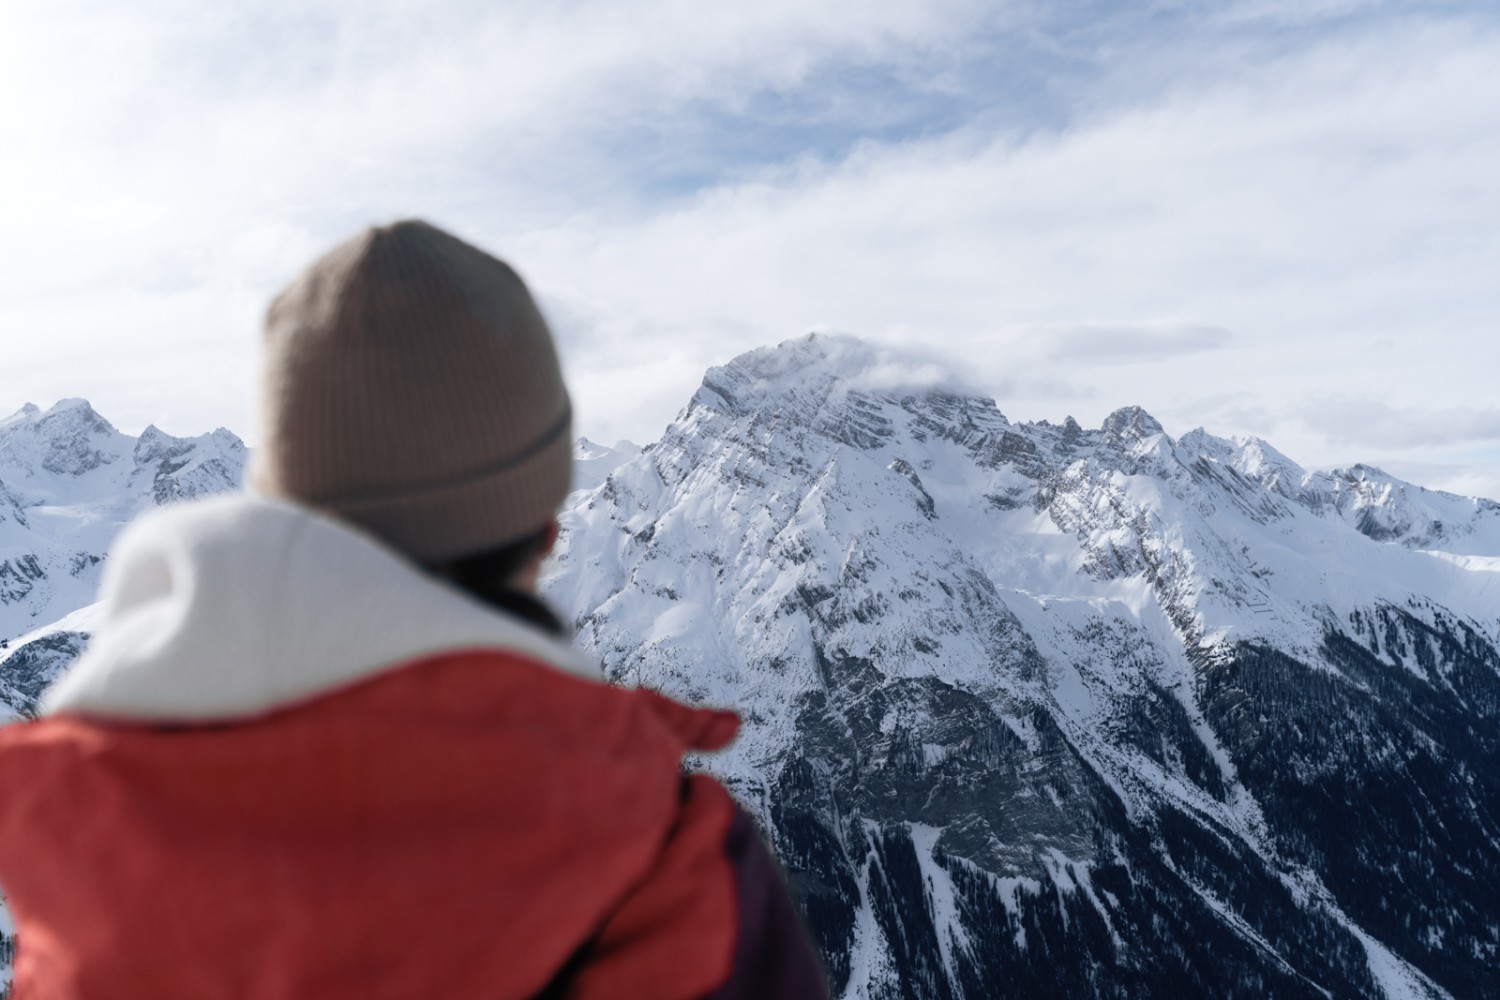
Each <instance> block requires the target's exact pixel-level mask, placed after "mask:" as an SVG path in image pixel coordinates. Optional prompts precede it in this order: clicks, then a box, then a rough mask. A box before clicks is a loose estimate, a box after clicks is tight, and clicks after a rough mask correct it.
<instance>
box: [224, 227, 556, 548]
mask: <svg viewBox="0 0 1500 1000" xmlns="http://www.w3.org/2000/svg"><path fill="white" fill-rule="evenodd" d="M261 391H262V398H261V427H260V431H261V438H260V447H259V448H258V449H257V451H256V457H255V460H254V466H253V470H252V473H251V482H252V485H253V487H254V488H255V489H256V490H258V491H259V492H261V493H263V494H265V495H267V496H273V497H286V498H289V499H293V500H297V501H300V502H302V503H305V504H307V505H309V506H312V507H316V508H319V509H322V510H324V511H327V512H329V513H332V514H333V515H335V516H337V517H339V518H342V519H343V520H345V521H349V522H352V523H354V524H356V525H358V526H359V527H361V528H364V529H365V530H366V531H369V532H371V533H372V534H374V535H376V536H378V537H380V538H381V539H384V540H385V541H386V542H387V543H388V544H390V545H392V546H393V547H395V548H396V549H399V550H400V551H402V552H404V553H406V554H407V555H408V556H410V557H411V558H412V559H414V560H416V561H418V562H422V563H429V564H434V563H443V562H447V561H449V560H452V559H455V558H458V557H460V556H466V555H472V554H475V553H478V552H482V551H484V550H487V549H493V548H497V547H500V546H502V545H505V544H507V543H509V542H512V541H515V540H517V539H520V538H523V537H525V536H526V535H528V534H530V533H532V532H534V531H537V530H539V529H540V528H542V527H543V526H544V525H545V524H546V523H547V521H548V520H549V519H550V518H551V517H552V516H553V514H554V513H555V512H556V511H557V508H558V505H559V504H560V503H561V502H562V500H563V497H564V496H565V495H566V494H567V491H568V485H569V482H570V479H571V476H572V455H571V452H572V448H571V443H570V438H571V435H570V433H569V431H570V426H571V416H572V411H571V409H570V407H569V404H568V394H567V390H566V389H565V388H564V387H563V382H562V374H561V372H560V371H559V369H558V364H557V352H556V350H555V348H554V347H553V344H552V335H551V334H550V333H549V332H548V330H547V324H546V321H545V320H543V319H542V316H541V313H539V312H538V311H537V308H536V304H535V303H534V302H532V300H531V295H530V293H529V292H527V290H526V286H525V285H524V284H523V283H522V282H521V279H520V277H518V276H517V275H516V273H515V272H514V271H512V270H511V269H510V268H509V267H507V266H506V265H505V264H504V263H502V262H501V261H499V260H496V259H495V258H494V257H491V256H490V255H489V254H486V253H484V252H483V251H481V250H477V249H475V248H474V247H471V246H469V245H468V244H467V243H464V242H463V241H462V240H459V239H457V238H455V237H453V236H450V235H448V234H447V233H445V232H443V231H442V230H440V229H437V228H435V227H433V226H430V225H428V224H427V223H424V222H398V223H396V224H395V225H392V226H386V227H383V228H379V229H372V230H370V231H369V232H366V233H364V234H363V235H360V236H357V237H355V238H354V239H352V240H350V241H349V242H347V243H345V244H343V245H341V246H338V247H336V248H334V249H333V250H332V251H330V252H329V253H328V254H327V255H326V256H324V257H323V258H322V259H320V260H319V261H317V262H316V263H315V264H313V265H312V267H310V268H308V269H307V270H306V271H305V272H303V274H302V276H301V277H299V278H298V279H297V280H296V281H295V282H293V283H292V285H291V287H290V288H288V289H287V290H286V291H284V292H282V293H281V295H280V296H278V297H277V298H276V300H275V301H274V302H272V303H271V308H270V312H269V314H268V315H267V317H266V332H265V351H264V370H263V373H262V380H261Z"/></svg>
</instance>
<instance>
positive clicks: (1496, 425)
mask: <svg viewBox="0 0 1500 1000" xmlns="http://www.w3.org/2000/svg"><path fill="white" fill-rule="evenodd" d="M1296 412H1297V416H1298V417H1299V418H1300V419H1301V420H1302V421H1303V422H1304V423H1305V424H1306V425H1307V426H1308V427H1310V428H1311V429H1313V430H1315V431H1317V432H1318V433H1320V434H1322V435H1324V436H1325V437H1327V438H1328V439H1329V440H1330V441H1335V442H1339V443H1343V444H1353V445H1361V446H1364V447H1367V448H1403V447H1404V448H1423V447H1429V446H1434V445H1440V446H1445V447H1452V446H1456V445H1461V444H1469V443H1473V442H1486V443H1489V442H1496V443H1500V408H1496V407H1472V406H1451V407H1426V408H1419V407H1395V406H1391V405H1390V404H1389V403H1386V402H1385V401H1383V400H1380V399H1372V398H1370V397H1362V398H1355V397H1348V396H1332V397H1327V398H1323V399H1317V400H1312V401H1309V402H1307V403H1304V404H1302V405H1301V406H1300V407H1299V408H1298V409H1297V411H1296Z"/></svg>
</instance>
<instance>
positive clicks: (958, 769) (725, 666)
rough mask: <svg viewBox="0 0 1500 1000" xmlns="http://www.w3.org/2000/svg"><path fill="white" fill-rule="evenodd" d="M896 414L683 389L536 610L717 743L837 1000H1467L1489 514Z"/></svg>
mask: <svg viewBox="0 0 1500 1000" xmlns="http://www.w3.org/2000/svg"><path fill="white" fill-rule="evenodd" d="M891 372H892V364H891V362H890V360H889V359H886V358H883V357H881V356H880V355H879V354H878V352H876V351H874V350H873V349H871V348H869V347H867V346H865V345H862V344H859V343H858V342H853V341H847V340H841V339H830V338H822V337H812V338H807V339H804V340H800V341H793V342H789V343H787V344H783V345H781V346H780V347H779V348H775V349H767V350H763V351H757V352H753V353H752V354H749V355H746V356H744V357H741V358H739V359H736V360H735V361H734V362H732V363H730V364H729V365H726V366H724V367H722V368H718V369H714V370H712V371H710V372H709V373H708V375H707V377H706V378H705V379H704V382H703V385H702V387H701V388H700V390H699V391H698V393H697V394H696V395H695V396H694V398H693V400H692V401H691V403H690V404H689V406H688V407H687V409H686V410H684V411H683V413H682V414H681V415H680V416H679V418H678V419H677V420H676V421H675V422H674V423H673V424H672V425H671V427H669V428H668V430H667V432H666V434H665V436H664V437H663V438H662V440H661V441H660V442H658V443H657V444H656V445H655V446H653V447H651V448H648V449H647V450H646V452H645V453H644V454H642V455H641V456H639V457H637V458H634V459H631V460H628V461H625V462H624V463H623V464H621V465H620V466H619V467H618V468H616V469H615V470H614V471H613V472H612V473H611V474H610V475H609V476H608V477H607V478H606V479H605V480H604V481H603V482H602V483H601V484H600V485H599V486H598V487H597V488H595V489H593V490H589V491H584V492H581V493H577V494H575V495H574V496H573V498H572V499H571V501H570V504H569V506H568V508H567V510H566V511H565V514H564V517H563V524H564V527H565V534H564V538H563V542H562V550H561V553H560V555H559V558H558V560H557V564H556V566H555V568H554V570H553V574H552V576H551V577H550V579H549V581H548V583H547V588H548V592H549V594H550V595H551V597H552V598H553V600H554V602H555V603H557V604H558V605H560V606H561V607H562V608H563V609H564V610H565V612H566V615H567V617H568V618H570V619H571V620H572V622H573V624H574V626H575V628H576V629H577V632H578V636H579V641H580V642H581V643H582V644H583V645H584V646H586V647H587V648H589V649H590V650H592V651H593V652H594V653H595V654H597V655H598V656H599V657H600V658H601V660H602V661H603V662H604V664H605V667H606V670H607V671H608V673H609V675H610V676H611V677H613V678H615V679H618V680H620V681H622V682H625V683H641V684H649V685H652V686H655V687H660V688H663V689H665V690H668V691H671V692H674V693H676V694H679V695H682V696H684V697H687V698H691V699H696V700H703V701H709V702H717V703H723V704H730V705H735V706H738V707H739V708H740V709H741V711H742V713H743V715H744V717H745V730H744V735H743V737H742V739H741V740H740V741H739V743H738V744H737V745H736V747H735V748H734V749H733V750H732V751H731V753H730V754H728V755H727V756H724V757H721V758H717V759H713V760H710V761H707V762H705V766H707V767H708V768H710V769H711V770H714V771H715V772H717V773H719V774H721V775H722V776H723V777H724V778H725V779H726V780H727V781H728V782H729V783H730V784H731V785H732V786H734V787H735V788H736V790H737V791H738V792H739V793H740V794H741V796H742V797H743V798H744V799H745V800H746V801H747V802H749V803H751V804H752V805H753V807H754V808H755V809H756V810H757V811H758V814H759V816H760V817H761V819H762V822H763V823H764V824H765V826H766V829H767V831H768V833H769V835H770V836H771V838H772V839H773V840H774V842H775V844H776V846H777V848H778V850H779V852H780V854H781V856H782V858H783V860H784V862H785V863H786V865H787V867H788V868H789V870H790V872H791V874H792V876H793V878H794V880H795V882H796V884H797V886H798V888H799V889H800V890H801V893H802V898H803V901H804V904H805V906H806V908H807V912H808V914H809V917H810V919H811V921H812V923H813V926H814V928H815V930H816V932H817V935H818V937H819V939H820V941H821V942H822V944H823V946H824V949H825V952H826V954H827V956H828V962H829V966H830V970H831V972H832V974H833V976H834V979H835V981H836V983H837V986H838V988H839V991H840V992H841V993H842V994H843V995H845V996H849V997H970V998H977V997H991V996H1010V995H1023V996H1031V995H1035V996H1043V995H1045V996H1071V997H1095V996H1097V997H1151V996H1160V997H1168V996H1172V997H1176V996H1185V995H1186V996H1244V997H1252V996H1253V997H1260V996H1278V997H1297V996H1308V997H1313V996H1348V997H1356V996H1358V997H1364V996H1377V995H1381V994H1384V995H1387V996H1416V997H1426V996H1445V995H1452V996H1463V997H1470V996H1494V995H1500V978H1497V976H1496V975H1495V972H1494V969H1495V967H1496V960H1497V958H1500V901H1497V899H1500V897H1497V894H1496V893H1495V892H1494V889H1493V887H1494V886H1496V885H1500V767H1497V765H1500V728H1497V726H1496V722H1497V715H1500V653H1497V637H1500V620H1497V618H1496V616H1495V612H1494V608H1495V607H1496V606H1497V605H1496V602H1495V597H1496V596H1497V593H1500V590H1497V584H1500V572H1497V570H1500V558H1497V557H1500V507H1497V505H1495V504H1493V503H1490V502H1488V501H1474V500H1469V499H1465V498H1459V497H1454V496H1450V495H1445V494H1439V493H1433V492H1429V491H1425V490H1421V489H1419V488H1417V487H1415V486H1411V485H1409V484H1405V483H1401V482H1400V481H1398V480H1395V479H1393V478H1392V477H1389V476H1387V475H1385V474H1383V473H1381V472H1379V470H1375V469H1370V468H1365V467H1355V468H1354V469H1351V470H1343V471H1337V472H1332V473H1309V472H1306V471H1304V470H1302V469H1301V468H1299V467H1298V466H1296V465H1295V463H1293V462H1291V461H1290V460H1289V459H1287V458H1285V457H1284V456H1281V455H1279V454H1277V453H1276V452H1275V451H1274V450H1273V449H1271V448H1270V447H1269V446H1268V445H1266V444H1265V443H1263V442H1260V441H1255V440H1247V441H1226V440H1222V439H1219V438H1215V437H1213V436H1211V435H1209V434H1207V433H1205V432H1203V431H1201V430H1200V431H1194V432H1192V433H1190V434H1187V435H1184V436H1183V437H1182V438H1181V439H1180V440H1176V441H1174V440H1172V439H1171V438H1170V437H1169V436H1168V435H1166V434H1165V433H1164V432H1163V429H1162V428H1161V426H1160V425H1159V424H1158V423H1157V422H1156V421H1155V420H1153V419H1152V418H1151V417H1150V416H1149V415H1147V414H1146V413H1144V412H1143V411H1141V410H1139V409H1126V410H1121V411H1118V412H1116V413H1115V414H1113V415H1111V416H1110V418H1109V419H1108V420H1106V422H1105V423H1104V425H1103V427H1101V428H1100V429H1098V430H1084V429H1083V428H1081V427H1079V426H1078V425H1077V424H1076V423H1075V422H1073V421H1071V420H1069V421H1066V422H1064V423H1063V424H1062V425H1060V426H1057V425H1051V424H1047V423H1041V424H1027V425H1017V424H1012V423H1011V422H1009V421H1007V420H1006V419H1005V417H1004V416H1002V415H1001V413H1000V412H999V411H998V410H997V409H996V408H995V406H994V404H993V403H992V402H991V401H990V400H987V399H984V398H981V397H979V396H976V395H973V394H971V393H968V392H965V391H962V390H958V389H954V388H951V387H943V386H932V385H927V386H922V387H918V386H913V385H911V384H908V383H905V382H904V381H903V378H902V377H901V376H900V375H899V374H896V375H893V374H891Z"/></svg>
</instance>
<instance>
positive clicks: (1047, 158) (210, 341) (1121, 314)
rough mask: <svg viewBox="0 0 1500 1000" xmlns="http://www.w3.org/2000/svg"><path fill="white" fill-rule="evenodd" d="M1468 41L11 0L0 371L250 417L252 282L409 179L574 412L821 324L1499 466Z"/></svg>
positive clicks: (1493, 113)
mask: <svg viewBox="0 0 1500 1000" xmlns="http://www.w3.org/2000/svg"><path fill="white" fill-rule="evenodd" d="M1497 66H1500V8H1496V7H1495V5H1494V4H1493V3H1490V2H1484V3H1465V2H1444V0H1432V2H1405V0H1389V2H1378V0H1368V2H1367V0H1296V2H1289V0H1238V2H1237V0H1227V2H1213V3H1210V2H1195V0H1176V2H1167V0H1163V2H1152V0H1142V2H1131V3H1122V2H1115V3H1107V2H1088V0H1054V2H1037V0H1027V2H1021V0H1018V2H988V3H983V2H969V0H923V2H921V3H916V2H908V3H881V2H878V0H830V2H824V3H816V2H811V0H761V2H759V3H757V4H754V5H750V4H739V5H726V4H703V3H691V2H686V0H638V2H632V3H618V2H607V0H558V2H553V3H548V4H529V3H528V4H521V3H495V2H478V0H475V2H470V0H423V2H415V0H358V2H356V0H240V2H236V3H234V4H202V3H195V2H191V0H135V2H132V3H129V4H120V3H113V2H104V0H40V2H34V0H6V3H5V4H3V5H0V136H3V137H4V139H3V142H4V153H3V155H0V212H3V220H4V221H3V224H0V415H3V413H8V412H11V411H13V410H15V409H18V408H20V406H21V405H22V404H23V403H25V402H28V401H30V402H34V403H37V404H39V405H41V406H43V407H46V406H48V405H50V404H51V403H53V402H54V401H55V400H57V399H60V398H64V397H77V396H82V397H85V398H88V399H89V400H91V401H92V402H93V403H94V405H95V407H96V408H97V409H98V410H99V411H100V412H101V413H103V414H104V415H105V416H106V417H107V418H109V419H110V420H111V421H112V422H114V423H115V424H116V425H117V426H118V427H120V428H121V429H122V430H125V431H128V432H131V433H138V432H139V431H140V430H141V429H142V428H144V427H145V426H146V425H147V424H148V423H154V424H156V425H157V426H159V427H162V428H163V429H165V430H167V431H169V432H171V433H174V434H184V435H186V434H198V433H203V432H205V431H208V430H211V429H213V428H214V427H218V426H227V427H229V428H230V429H232V430H234V431H236V432H237V433H239V434H240V435H241V436H242V437H245V438H246V439H247V440H248V441H249V442H250V443H251V444H252V445H253V444H254V443H255V421H254V378H255V368H256V352H257V344H258V338H259V329H260V324H261V320H262V318H263V315H264V310H265V306H266V304H267V302H268V301H269V299H270V298H271V297H272V296H273V295H274V294H275V293H276V291H278V290H279V289H280V288H281V287H282V286H284V285H285V284H286V283H287V282H288V281H289V280H291V278H292V277H293V276H294V275H295V274H296V273H297V272H298V271H300V270H301V269H302V268H303V267H304V266H305V265H306V264H307V263H309V262H310V261H311V260H313V259H314V258H316V257H317V256H318V255H319V254H320V253H321V252H322V251H323V250H325V249H327V248H328V247H330V246H332V245H334V244H335V243H338V242H340V241H342V240H343V239H345V238H347V237H348V236H351V235H353V234H354V233H356V232H358V231H359V230H361V229H363V228H364V227H366V226H368V225H372V224H379V223H384V222H389V221H393V220H395V219H399V218H405V217H413V216H415V217H422V218H426V219H429V220H431V221H433V222H435V223H437V224H439V225H441V226H444V227H445V228H448V229H450V230H452V231H453V232H455V233H457V234H458V235H460V236H462V237H464V238H465V239H468V240H469V241H471V242H473V243H476V244H477V245H479V246H482V247H484V248H485V249H487V250H490V251H491V252H493V253H496V254H497V255H499V256H501V257H503V258H505V259H506V260H508V261H509V262H510V263H511V264H513V265H514V266H515V267H516V268H517V270H519V271H520V272H521V274H522V275H523V276H525V277H526V279H527V281H528V282H529V283H530V285H531V286H532V288H533V291H534V292H535V293H536V295H537V298H538V300H539V301H540V303H541V305H542V308H543V310H544V312H545V313H546V314H547V316H548V317H549V319H550V321H551V323H552V325H553V327H554V330H555V332H556V335H557V338H558V341H559V346H560V351H561V354H562V359H563V364H564V369H565V372H566V375H567V377H568V380H569V382H570V385H571V386H572V390H573V396H574V399H575V404H576V410H577V424H576V428H575V430H576V431H577V432H578V433H581V434H585V435H587V436H588V437H590V438H593V439H595V440H599V441H602V442H605V443H609V442H613V441H615V440H617V439H622V438H623V439H630V440H632V441H635V442H637V443H639V444H645V443H648V442H650V441H654V440H656V438H657V437H659V436H660V434H661V431H662V429H663V428H664V427H665V426H666V425H667V423H668V422H669V421H670V420H671V419H672V418H673V417H674V415H675V414H676V413H677V412H678V411H679V410H680V409H681V408H682V407H683V406H684V405H685V404H686V402H687V400H688V398H689V397H690V396H691V395H692V392H693V391H694V389H695V388H696V387H697V385H698V383H699V381H700V380H701V379H702V376H703V373H704V371H705V370H706V369H707V368H708V367H709V366H711V365H715V364H722V363H724V362H725V361H728V360H729V359H731V358H732V357H734V356H735V355H737V354H739V353H741V352H743V351H746V350H749V349H752V348H755V347H759V346H763V345H767V344H774V343H777V342H779V341H782V340H785V339H788V338H792V337H796V336H800V335H802V334H804V333H807V332H809V331H813V330H819V331H829V332H841V333H850V334H854V335H856V336H859V337H863V338H866V339H868V340H871V341H873V342H876V343H878V344H881V345H885V346H888V347H894V348H898V349H903V350H908V351H910V352H912V353H913V354H914V355H916V356H919V357H921V358H924V359H930V360H931V361H934V362H936V363H938V364H940V365H943V366H945V367H948V368H951V369H953V370H955V371H957V372H959V373H960V374H961V375H962V377H963V378H964V379H965V380H966V381H967V382H968V383H969V384H970V385H973V386H975V387H976V388H978V389H979V390H981V391H983V392H985V393H986V394H988V395H990V396H992V397H993V398H994V399H995V401H996V403H997V405H998V406H999V407H1000V409H1001V411H1002V412H1004V413H1005V414H1006V415H1007V416H1008V417H1009V418H1011V419H1012V420H1019V421H1024V420H1038V419H1048V420H1052V421H1054V422H1059V421H1061V420H1062V419H1063V418H1065V417H1066V416H1070V415H1071V416H1073V417H1075V418H1076V419H1077V420H1078V421H1079V422H1080V423H1082V424H1084V425H1085V426H1098V425H1099V424H1100V423H1101V422H1102V420H1103V419H1104V417H1105V416H1106V415H1107V414H1108V413H1110V412H1111V411H1113V410H1115V409H1117V408H1119V407H1122V406H1127V405H1140V406H1143V407H1145V408H1146V409H1147V410H1148V411H1149V412H1150V413H1152V414H1153V415H1154V416H1155V417H1156V418H1157V419H1158V420H1160V421H1161V422H1162V424H1163V425H1164V426H1165V427H1166V429H1167V431H1168V432H1169V433H1170V434H1172V435H1173V436H1180V435H1182V434H1184V433H1186V432H1187V431H1189V430H1191V429H1193V428H1195V427H1199V426H1203V427H1206V428H1207V429H1208V430H1209V431H1211V432H1213V433H1215V434H1219V435H1223V436H1235V435H1256V436H1260V437H1263V438H1265V439H1266V440H1268V441H1270V442H1271V443H1272V444H1273V445H1274V446H1275V447H1276V448H1278V449H1279V450H1280V451H1282V452H1283V453H1285V454H1287V455H1288V456H1289V457H1291V458H1293V459H1294V460H1296V461H1298V462H1299V463H1301V464H1302V465H1304V466H1306V467H1308V468H1334V467H1347V466H1349V465H1352V464H1354V463H1356V462H1366V463H1369V464H1374V465H1378V466H1380V467H1382V468H1384V469H1386V470H1387V471H1389V472H1392V473H1394V474H1396V475H1399V476H1402V477H1404V478H1406V479H1408V480H1411V481H1413V482H1416V483H1419V484H1421V485H1425V486H1430V487H1437V488H1443V489H1449V490H1453V491H1456V492H1460V493H1465V494H1470V495H1482V496H1488V497H1492V498H1500V402H1497V401H1496V393H1495V390H1496V380H1497V375H1500V73H1496V72H1495V67H1497Z"/></svg>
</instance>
